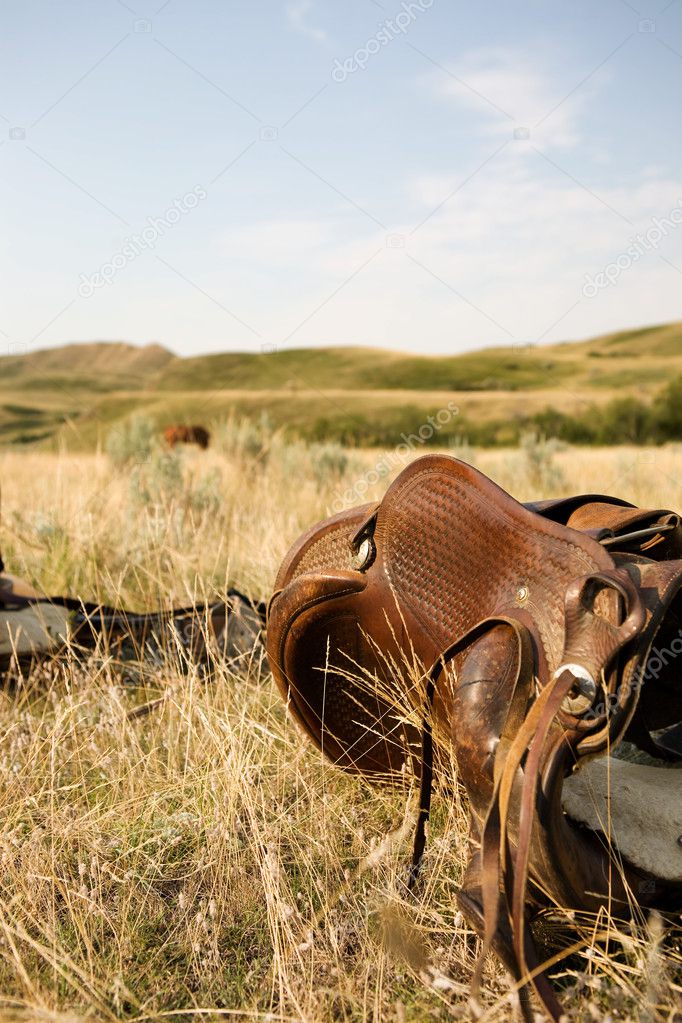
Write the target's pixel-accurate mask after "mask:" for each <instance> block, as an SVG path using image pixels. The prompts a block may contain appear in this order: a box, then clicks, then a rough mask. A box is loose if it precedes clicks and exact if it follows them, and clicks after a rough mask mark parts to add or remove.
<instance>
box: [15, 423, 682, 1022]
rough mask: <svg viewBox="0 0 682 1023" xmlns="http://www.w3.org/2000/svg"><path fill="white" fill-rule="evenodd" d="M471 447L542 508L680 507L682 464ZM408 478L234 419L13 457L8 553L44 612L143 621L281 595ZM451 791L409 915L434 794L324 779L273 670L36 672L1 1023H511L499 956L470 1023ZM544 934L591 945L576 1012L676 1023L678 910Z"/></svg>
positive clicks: (28, 687) (22, 730)
mask: <svg viewBox="0 0 682 1023" xmlns="http://www.w3.org/2000/svg"><path fill="white" fill-rule="evenodd" d="M419 453H420V452H419V451H414V452H413V453H412V454H411V455H410V457H415V456H416V455H417V454H419ZM452 453H455V454H458V455H459V457H462V458H464V459H466V460H469V461H472V462H473V463H474V464H476V465H477V466H478V467H479V468H480V469H482V470H483V471H484V472H486V473H487V474H489V475H490V476H492V478H493V479H494V480H496V481H497V482H498V483H499V484H500V485H501V486H503V487H504V488H505V489H507V490H509V491H510V492H511V493H512V494H513V495H514V496H515V497H517V498H519V499H520V500H529V499H532V498H541V497H550V496H560V495H562V494H566V495H567V494H570V493H577V492H596V493H599V492H601V493H615V494H617V495H618V496H620V497H623V498H625V499H627V500H630V501H633V502H635V503H638V504H643V505H648V506H651V507H656V506H662V507H670V508H673V509H677V508H682V446H679V447H675V446H666V447H661V448H635V447H619V448H617V449H602V448H591V449H588V450H582V449H577V448H568V447H562V446H559V447H558V446H556V445H552V444H551V443H546V442H542V441H538V440H533V439H529V441H528V443H526V444H525V446H524V447H523V448H521V449H519V450H495V451H481V452H478V451H474V450H472V449H470V448H469V447H467V446H461V447H460V448H457V449H455V450H453V452H452ZM404 464H405V461H404V459H403V460H401V459H400V458H399V457H397V456H396V454H395V452H390V451H389V452H385V451H380V450H376V449H363V450H359V449H358V450H356V449H344V448H342V447H340V446H339V445H336V444H318V445H304V444H302V443H287V442H286V441H285V440H284V439H283V438H282V436H280V435H278V434H275V435H274V436H272V437H270V438H263V437H259V436H257V435H256V434H254V432H253V430H252V428H251V427H248V426H247V425H242V426H240V425H239V424H234V423H233V424H232V425H231V426H230V428H229V429H227V428H226V429H225V430H224V431H223V433H222V434H221V435H219V436H218V437H216V443H215V444H214V446H212V447H211V449H209V451H207V452H200V451H198V450H195V449H189V448H187V449H182V450H179V451H178V453H173V454H171V453H168V452H165V451H163V450H161V449H160V448H157V447H154V446H152V447H151V448H150V449H148V450H145V451H143V452H140V454H139V457H135V456H134V453H133V456H132V457H131V456H130V452H128V453H127V454H126V452H123V453H121V452H118V454H116V452H112V451H110V452H109V453H108V454H107V453H106V452H97V453H92V454H81V453H77V454H72V453H69V451H68V450H66V449H65V448H64V449H63V450H61V451H58V452H57V453H51V452H47V451H35V450H33V451H32V450H28V449H23V450H21V449H17V448H11V447H8V448H5V449H0V483H1V486H2V494H1V496H2V506H1V512H2V516H1V519H0V549H1V550H2V554H3V558H4V561H5V563H6V566H7V569H8V570H9V571H11V572H13V573H14V574H16V575H19V576H22V577H24V578H26V579H27V580H29V581H30V582H32V583H33V584H35V585H37V586H38V587H39V588H41V589H43V590H45V591H46V592H47V593H52V594H60V593H61V594H70V595H77V596H79V597H82V598H83V599H85V600H100V601H104V602H107V603H114V602H116V603H120V604H122V605H124V606H126V607H129V608H133V609H136V610H151V609H153V608H158V607H169V606H171V605H181V604H183V605H184V604H188V603H191V602H193V601H197V602H198V601H203V600H208V599H215V598H216V596H220V595H222V594H224V592H225V590H226V588H227V587H228V586H236V587H238V588H239V589H241V590H242V591H244V592H245V593H247V594H248V595H249V596H251V597H253V598H255V599H259V600H260V599H266V598H267V596H268V594H269V590H270V587H271V585H272V581H273V579H274V575H275V572H276V569H277V567H278V564H279V562H280V560H281V559H282V557H283V556H284V554H285V552H286V550H287V548H288V546H289V545H290V544H291V543H292V542H293V540H294V539H295V538H296V537H297V536H298V534H299V533H300V532H301V531H302V530H303V529H305V528H307V527H308V526H309V525H311V524H312V523H313V522H315V521H316V520H318V519H319V518H322V517H324V516H325V515H327V514H329V513H330V511H332V510H337V509H338V507H340V506H341V505H343V504H345V503H348V499H349V497H350V498H351V499H352V500H351V501H350V503H362V502H364V501H367V500H372V499H375V498H378V497H380V496H381V493H382V492H383V491H384V490H385V488H386V486H387V484H388V482H389V481H390V479H391V478H392V477H394V476H395V475H397V473H398V472H399V471H400V468H401V467H402V466H403V465H404ZM160 694H165V695H166V699H165V700H164V702H163V703H161V704H160V706H159V707H158V709H156V710H154V711H152V712H151V713H150V714H148V715H146V716H144V717H139V718H132V719H131V718H130V717H128V712H129V711H130V710H131V709H132V708H134V707H135V706H136V705H138V704H139V703H141V702H144V701H145V700H148V699H151V698H153V697H154V696H157V695H160ZM451 770H452V772H453V773H456V771H455V767H454V765H452V768H451ZM449 782H450V786H449V788H450V791H449V794H446V793H445V792H441V793H438V792H437V793H436V794H435V797H434V804H435V805H434V815H433V820H432V824H431V828H430V836H429V842H428V844H427V852H426V856H425V861H424V866H423V872H422V875H421V880H420V883H419V885H418V889H417V892H416V895H415V896H410V895H409V894H408V893H407V890H406V887H405V879H406V865H407V863H408V862H409V857H410V850H411V835H412V825H413V821H414V812H415V799H416V795H417V793H416V789H415V786H414V784H410V782H409V779H407V780H405V781H404V783H403V784H402V785H401V786H396V787H395V788H393V789H389V788H375V787H372V786H370V785H369V784H368V783H367V782H366V781H363V780H362V779H357V778H353V777H349V776H345V775H343V774H342V773H341V772H340V771H338V770H337V769H335V768H334V767H333V766H332V765H330V764H328V763H326V762H324V761H323V760H322V758H321V756H320V755H319V754H318V753H317V751H315V750H314V749H313V748H312V747H311V746H310V745H309V744H308V742H307V741H306V740H304V739H303V737H302V735H301V733H300V732H299V730H298V729H297V727H296V726H295V725H294V724H293V723H292V721H291V720H289V719H288V717H287V715H286V711H285V707H284V705H283V703H282V700H281V698H280V696H279V694H278V692H277V691H276V689H275V687H274V684H273V682H272V679H271V677H270V676H269V673H268V671H267V666H266V664H265V663H264V662H263V660H262V659H261V658H259V657H258V656H255V657H254V658H253V659H252V661H251V663H250V666H249V669H248V671H247V672H245V673H240V674H235V673H233V672H232V671H231V670H230V669H229V668H228V667H227V666H226V665H222V666H219V667H218V669H217V670H216V671H215V672H214V673H213V675H212V677H211V678H210V680H206V679H205V678H203V677H202V676H201V675H200V674H199V672H198V671H195V670H190V671H189V672H186V671H184V670H182V668H181V665H180V664H179V662H178V659H177V657H176V655H175V653H174V651H173V650H169V651H168V652H167V657H166V658H165V660H164V661H163V662H162V663H160V664H158V665H156V666H155V667H154V669H153V671H150V673H149V674H148V675H147V676H146V677H145V682H144V685H142V684H141V683H140V684H137V685H136V684H131V683H130V682H128V683H126V681H125V680H124V679H122V678H121V677H120V675H119V674H118V672H117V670H116V667H115V665H113V664H111V663H110V662H108V661H107V660H106V658H103V659H98V660H94V659H93V660H92V661H91V662H85V663H76V662H74V661H72V660H70V659H68V658H67V659H66V660H65V661H64V662H62V663H61V664H58V665H54V666H51V667H50V668H49V669H47V668H40V669H36V670H34V671H33V673H32V674H30V675H29V676H27V677H22V678H20V679H19V680H18V681H17V682H16V683H15V684H14V685H11V686H8V687H6V688H5V689H3V690H2V691H0V1019H2V1020H8V1021H9V1020H17V1021H28V1020H39V1021H46V1023H47V1021H55V1023H67V1021H68V1023H76V1021H78V1023H85V1021H90V1020H107V1021H113V1020H128V1021H139V1023H143V1021H145V1023H146V1021H152V1020H169V1021H173V1020H206V1021H208V1020H219V1019H221V1020H222V1019H225V1020H238V1021H266V1020H267V1021H272V1023H275V1021H278V1023H279V1021H281V1023H284V1021H305V1023H327V1021H329V1023H332V1021H333V1023H336V1021H344V1023H360V1021H363V1023H364V1021H372V1023H379V1021H387V1023H389V1021H390V1023H408V1021H420V1020H451V1019H454V1020H470V1019H474V1018H481V1019H484V1020H486V1021H490V1023H500V1021H504V1020H509V1019H512V1018H513V1014H514V1004H515V998H516V996H515V994H514V992H513V990H512V985H511V983H510V981H509V979H508V977H507V976H506V974H505V973H504V972H503V970H502V969H501V968H500V967H499V965H498V964H497V962H496V961H494V960H493V959H492V958H490V959H489V960H488V962H487V964H486V968H485V971H484V984H483V990H482V992H481V996H480V1004H479V1005H478V1006H477V1007H476V1006H473V1007H472V1006H471V1005H470V1003H469V981H470V977H471V974H472V971H473V968H474V965H475V962H476V958H477V948H478V942H477V939H476V938H475V937H474V935H473V934H472V932H471V931H470V930H469V928H468V926H467V924H466V923H465V921H464V920H463V919H462V916H461V914H459V913H458V912H457V907H456V904H455V900H454V892H455V889H456V886H457V883H458V879H459V877H460V876H461V872H462V869H463V866H464V863H465V861H466V858H467V833H468V825H467V807H466V802H465V799H464V797H463V796H461V795H459V794H458V790H457V787H456V785H453V784H452V779H449ZM547 927H548V928H549V929H550V930H555V931H556V935H557V941H558V942H559V946H560V947H563V948H568V946H569V945H571V943H574V948H573V950H572V951H570V954H569V953H568V952H566V953H564V954H561V955H560V956H559V959H558V962H557V965H556V967H555V970H556V983H557V985H558V987H559V989H560V991H561V992H562V998H563V1000H564V1002H565V1004H566V1005H567V1007H569V1008H570V1010H571V1012H572V1013H573V1014H574V1017H575V1019H577V1020H581V1021H597V1020H612V1021H614V1023H615V1021H627V1020H632V1021H639V1020H648V1021H651V1023H654V1021H672V1020H674V1019H677V1020H679V1019H680V1018H682V1017H681V1016H680V1012H681V1009H680V1007H681V1006H682V951H681V942H680V936H679V934H677V935H675V934H664V933H663V931H662V928H661V924H660V921H659V920H658V919H657V918H655V917H653V918H649V919H646V918H644V917H642V918H641V919H637V920H635V921H634V923H632V924H629V925H627V926H625V925H622V924H619V923H617V922H615V921H611V920H609V919H608V918H602V919H599V920H594V919H585V920H580V921H577V930H576V931H572V930H566V929H565V928H564V927H563V926H562V925H560V924H559V923H556V922H555V921H552V920H549V921H548V922H547ZM596 934H599V935H601V940H599V941H596V940H594V939H595V935H596Z"/></svg>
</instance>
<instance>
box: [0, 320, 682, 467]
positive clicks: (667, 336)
mask: <svg viewBox="0 0 682 1023" xmlns="http://www.w3.org/2000/svg"><path fill="white" fill-rule="evenodd" d="M678 375H682V323H671V324H665V325H662V326H653V327H647V328H643V329H639V330H633V331H621V332H619V333H615V334H609V335H605V336H602V337H597V338H594V339H592V340H589V341H581V342H563V343H561V344H555V345H545V346H532V345H516V346H509V347H506V348H489V349H484V350H481V351H476V352H469V353H464V354H462V355H452V356H421V355H412V354H406V353H402V352H393V351H385V350H382V349H373V348H352V347H348V348H319V349H286V350H282V351H273V352H266V353H257V354H253V353H245V352H234V353H225V354H219V355H207V356H196V357H193V358H180V357H178V356H175V355H173V354H172V353H171V352H169V351H168V350H167V349H165V348H163V347H161V346H160V345H147V346H145V347H136V346H133V345H128V344H125V343H123V342H92V343H89V344H72V345H66V346H64V347H62V348H56V349H48V350H44V351H36V352H32V353H30V354H26V355H13V356H6V357H4V358H0V443H38V442H48V441H54V440H58V439H60V438H61V439H64V438H66V439H67V440H68V443H69V444H70V445H76V446H80V447H83V448H87V447H92V446H94V445H95V444H96V443H97V442H98V441H101V440H102V439H103V437H104V436H105V435H106V433H107V431H108V430H109V429H111V427H112V425H114V424H115V423H116V422H117V421H119V420H121V419H123V418H125V417H126V416H127V415H129V414H130V413H131V412H132V411H134V410H135V409H141V410H144V411H145V413H146V414H148V415H150V416H151V417H152V418H153V419H154V421H155V422H156V423H157V425H158V426H159V427H161V426H163V425H164V424H166V423H168V422H171V421H174V420H186V419H191V420H194V421H197V422H206V423H211V422H213V421H215V420H216V419H220V418H224V417H225V416H226V415H227V414H229V413H231V412H232V413H236V414H238V415H247V416H250V417H254V416H260V415H261V414H262V413H263V412H266V413H267V414H268V416H269V417H270V420H271V421H272V422H273V424H274V425H277V426H284V427H288V428H291V429H292V431H295V432H304V433H305V434H306V435H307V436H309V437H313V438H314V437H318V436H319V437H329V436H332V437H338V438H339V439H341V440H346V441H351V442H353V441H355V442H357V441H358V438H361V439H364V440H363V442H366V443H370V442H374V443H391V440H390V438H391V437H394V436H396V435H397V436H399V435H400V433H401V432H402V431H403V430H408V431H409V429H412V428H416V427H417V426H418V425H419V423H421V422H423V421H424V420H425V419H426V417H427V416H428V415H430V414H433V413H434V412H435V411H436V410H437V409H439V408H442V407H444V406H445V405H447V403H448V402H449V401H454V402H455V403H456V404H457V405H458V407H459V408H460V419H459V420H458V423H461V424H463V423H465V422H466V423H470V424H471V423H474V424H480V423H488V422H491V421H495V422H499V421H502V420H508V421H509V423H510V424H512V425H513V424H514V423H515V422H518V421H520V420H521V419H522V418H524V417H528V416H529V415H533V414H535V413H538V412H540V411H542V410H544V409H547V408H552V409H557V410H559V411H560V412H562V413H564V414H572V415H575V414H580V412H581V410H583V411H584V410H585V409H587V408H589V407H591V406H601V405H604V404H605V403H607V402H608V401H610V400H612V399H613V398H614V397H623V396H627V395H632V396H634V397H637V398H639V399H643V400H645V401H646V400H648V399H649V398H651V397H652V396H653V395H654V394H656V393H657V392H658V391H659V390H660V388H661V387H662V386H663V385H664V384H665V383H667V382H668V381H669V380H670V378H671V377H675V376H678ZM371 422H374V423H375V424H376V426H377V431H376V432H375V433H374V432H372V429H370V428H369V427H368V424H369V423H371Z"/></svg>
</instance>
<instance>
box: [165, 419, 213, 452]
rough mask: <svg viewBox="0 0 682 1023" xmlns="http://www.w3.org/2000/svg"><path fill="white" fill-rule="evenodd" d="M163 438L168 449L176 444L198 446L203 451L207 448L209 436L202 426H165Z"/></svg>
mask: <svg viewBox="0 0 682 1023" xmlns="http://www.w3.org/2000/svg"><path fill="white" fill-rule="evenodd" d="M163 437H164V440H165V441H166V444H167V445H168V447H170V448H174V447H175V446H176V445H177V444H198V445H199V447H200V448H201V449H202V450H203V451H205V450H206V448H207V447H208V444H209V441H210V439H211V435H210V433H209V432H208V430H206V429H204V427H203V426H182V425H179V426H167V427H166V429H165V430H164V431H163Z"/></svg>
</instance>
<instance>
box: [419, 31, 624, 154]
mask: <svg viewBox="0 0 682 1023" xmlns="http://www.w3.org/2000/svg"><path fill="white" fill-rule="evenodd" d="M447 70H452V74H448V73H447ZM606 74H608V71H606V70H602V71H600V75H602V76H604V75H606ZM578 77H579V76H578ZM431 80H432V82H433V83H434V86H435V89H436V91H437V93H438V94H439V95H441V96H442V97H445V98H447V99H452V100H454V101H455V102H456V103H457V104H458V105H459V106H460V107H463V108H465V109H468V110H471V112H472V113H474V114H475V115H476V117H477V118H478V124H479V131H481V132H482V133H485V134H489V135H495V136H498V137H504V136H506V137H510V136H511V135H512V134H513V131H514V130H523V129H528V131H529V132H530V135H531V138H533V139H535V140H536V141H538V142H540V143H542V144H545V145H552V146H556V147H559V148H564V149H569V148H573V147H575V146H577V145H578V144H579V143H580V141H581V134H580V120H581V115H582V112H583V109H584V107H585V105H586V103H587V101H588V100H589V98H590V95H591V89H592V88H593V86H592V83H588V84H586V85H584V86H583V87H582V88H581V89H580V90H579V91H578V90H574V86H575V85H576V83H575V82H572V81H571V82H569V83H568V84H566V83H565V82H563V83H558V82H557V81H556V80H555V77H554V76H553V75H552V73H551V71H550V69H549V68H548V67H543V66H542V65H540V64H539V63H538V60H537V57H531V56H530V55H529V54H526V53H522V52H520V51H512V50H507V49H502V48H495V49H484V50H478V51H475V52H472V53H470V54H468V55H466V56H465V57H464V58H463V59H462V60H460V61H459V62H458V63H457V65H456V66H453V67H452V68H451V69H444V70H442V71H436V72H434V73H433V75H432V76H431Z"/></svg>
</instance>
